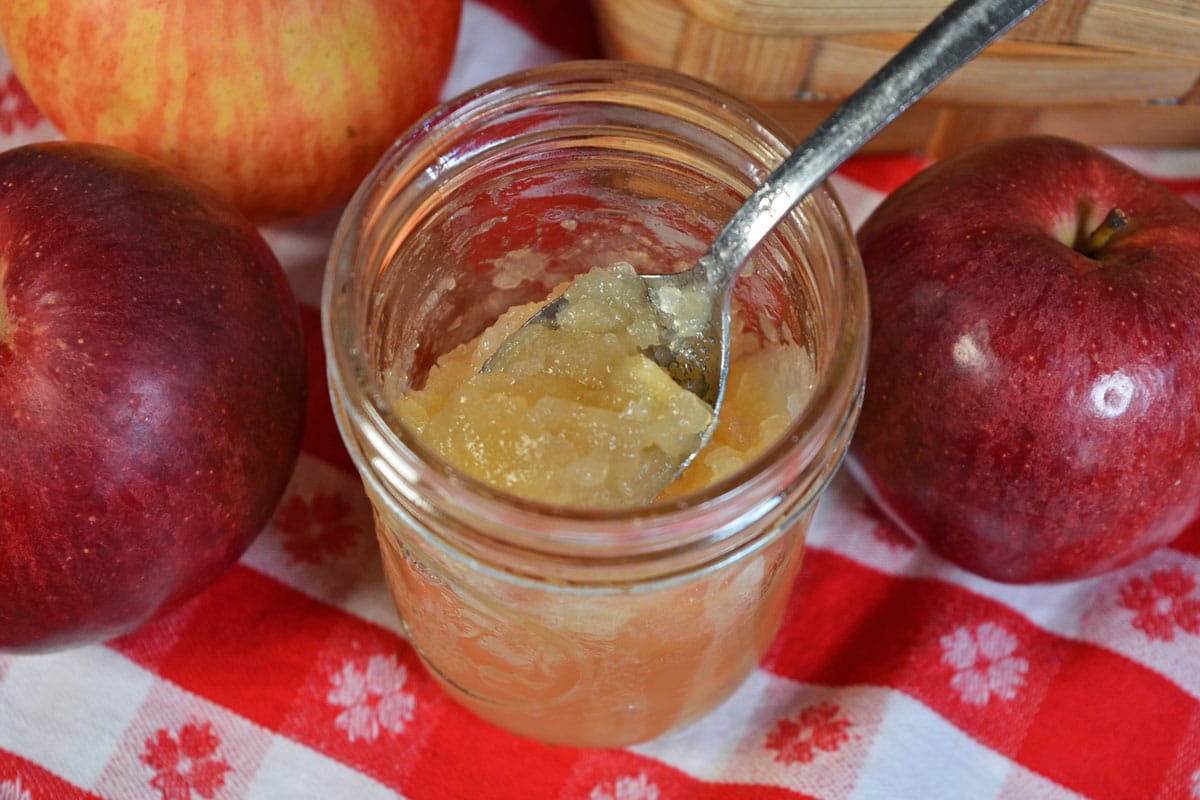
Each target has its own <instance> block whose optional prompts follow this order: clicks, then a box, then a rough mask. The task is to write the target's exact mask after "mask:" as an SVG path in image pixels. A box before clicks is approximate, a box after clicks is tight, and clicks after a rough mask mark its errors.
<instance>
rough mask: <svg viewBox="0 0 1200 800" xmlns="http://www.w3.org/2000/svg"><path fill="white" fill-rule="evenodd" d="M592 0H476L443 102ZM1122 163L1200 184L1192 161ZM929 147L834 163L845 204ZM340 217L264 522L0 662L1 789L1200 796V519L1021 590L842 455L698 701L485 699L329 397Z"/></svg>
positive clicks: (151, 795) (15, 101)
mask: <svg viewBox="0 0 1200 800" xmlns="http://www.w3.org/2000/svg"><path fill="white" fill-rule="evenodd" d="M585 2H586V0H570V2H557V0H468V2H467V5H466V9H465V16H464V19H463V28H462V40H461V46H460V50H459V53H458V60H457V62H456V65H455V69H454V72H453V75H452V77H451V80H450V83H449V85H448V86H447V88H446V94H447V95H450V94H453V93H456V92H458V91H460V90H462V89H466V88H468V87H470V86H472V85H474V84H476V83H478V82H480V81H482V80H485V79H488V78H491V77H494V76H497V75H500V74H503V73H506V72H509V71H512V70H514V69H517V68H520V67H525V66H530V65H533V64H537V63H542V62H547V61H554V60H559V59H563V58H567V57H571V56H576V55H591V54H594V53H595V50H594V48H595V43H594V34H593V31H592V29H591V27H590V18H589V16H588V13H587V7H586V5H585ZM0 79H2V80H3V82H2V83H0V148H5V147H10V146H14V145H17V144H21V143H24V142H27V141H33V140H38V139H47V138H54V137H56V136H57V133H56V132H55V131H54V130H53V128H52V127H51V126H50V125H49V124H48V123H47V122H45V121H44V120H43V119H42V118H41V117H40V115H39V114H38V113H37V111H36V109H34V108H33V106H32V105H31V104H30V103H29V101H28V98H27V97H26V96H25V94H24V92H23V91H22V90H21V88H20V86H19V85H18V84H17V82H16V81H15V79H14V78H12V77H11V74H10V70H9V67H8V63H7V61H6V60H3V57H2V55H0ZM1117 154H1118V155H1119V156H1121V157H1123V158H1126V159H1127V160H1129V161H1130V162H1132V163H1134V164H1135V165H1136V166H1138V167H1139V168H1141V169H1143V170H1144V171H1147V172H1149V173H1151V174H1153V175H1155V176H1157V177H1159V178H1161V179H1162V180H1164V181H1165V182H1166V183H1168V184H1169V185H1171V186H1172V187H1174V188H1176V189H1177V190H1178V191H1180V192H1181V193H1183V194H1185V195H1186V196H1188V197H1189V198H1190V199H1191V200H1192V201H1193V202H1197V203H1198V204H1200V152H1190V151H1185V152H1179V151H1176V152H1162V151H1143V150H1125V151H1118V153H1117ZM922 163H923V162H922V161H921V160H920V159H919V158H916V157H910V156H880V157H860V158H857V159H855V160H854V161H852V162H851V163H850V164H848V165H847V166H846V167H845V168H843V169H842V170H841V171H840V173H839V175H838V176H837V177H836V179H835V181H836V188H837V189H838V190H839V192H840V194H841V197H842V199H843V200H844V202H845V204H846V206H847V208H848V210H849V212H850V214H851V217H852V219H853V221H854V222H855V223H856V224H857V223H858V222H860V221H861V220H862V219H863V218H864V217H865V216H866V214H867V213H869V211H870V210H871V209H872V208H873V207H874V205H875V203H876V202H878V201H879V199H880V198H881V197H882V196H883V194H884V193H886V192H887V191H888V190H889V189H891V188H893V187H894V186H896V185H898V184H899V183H900V182H901V181H903V180H904V179H905V178H907V177H908V176H909V175H911V174H913V173H914V172H915V171H916V170H917V169H919V168H920V167H921V166H922ZM335 222H336V215H333V214H330V215H327V216H325V217H323V218H319V219H315V220H310V221H309V222H307V223H305V224H302V225H298V226H295V227H291V228H287V229H272V230H268V231H267V232H266V233H267V235H268V238H269V241H270V242H271V244H272V246H273V247H275V249H276V251H277V252H278V254H279V256H280V259H281V260H282V261H283V263H284V264H285V266H286V267H287V268H288V271H289V274H290V275H291V277H292V279H293V283H294V285H295V287H296V291H297V293H298V295H299V297H300V299H301V301H302V304H303V311H304V320H305V324H306V326H307V333H308V342H309V355H310V366H311V370H310V372H311V376H312V391H311V396H312V403H311V409H310V427H309V431H308V435H307V439H306V443H305V448H304V453H303V455H302V457H301V459H300V463H299V466H298V468H297V470H296V474H295V477H294V480H293V481H292V483H291V486H290V488H289V489H288V492H287V495H286V497H285V498H284V500H283V503H282V505H281V507H280V509H279V511H278V513H277V515H276V517H275V520H274V522H273V524H272V525H270V526H269V528H268V529H267V530H266V531H264V533H263V535H262V536H261V537H260V538H259V539H258V540H257V542H256V543H255V544H254V546H253V547H252V548H251V549H250V551H249V552H248V553H247V554H246V555H245V557H244V558H243V559H242V560H241V562H240V563H239V564H238V565H237V566H236V567H235V568H234V569H233V571H232V572H231V573H230V574H229V575H228V576H227V577H226V578H224V579H223V580H222V581H220V582H219V583H218V584H216V585H215V586H213V587H212V588H211V589H209V590H207V591H205V592H204V593H203V594H201V595H200V596H199V597H197V598H196V599H195V600H193V601H192V602H190V603H188V604H187V605H186V606H184V607H182V608H180V609H179V610H177V611H175V612H174V613H171V614H169V615H168V616H166V617H164V618H161V619H159V620H158V621H156V622H154V623H152V624H151V625H149V626H148V627H146V628H144V629H143V630H141V631H139V632H137V633H135V634H133V635H131V636H128V637H126V638H123V639H120V640H118V641H114V642H110V643H108V644H105V645H97V646H93V647H87V648H83V649H79V650H74V651H70V652H65V653H59V654H54V655H43V656H0V800H71V799H72V798H97V797H100V798H117V799H119V800H125V799H126V798H147V799H148V800H159V799H160V798H161V800H192V799H193V798H205V799H206V800H218V799H220V800H226V799H227V800H234V799H235V798H256V799H259V798H280V799H281V800H294V799H295V800H301V799H303V798H322V799H325V798H331V799H333V800H340V799H341V798H345V799H346V800H374V798H408V800H423V799H424V798H430V799H431V800H458V799H459V798H462V799H463V800H490V799H491V798H513V799H514V800H543V799H545V800H557V799H559V798H562V799H564V800H565V799H566V798H572V799H578V800H676V799H677V798H721V799H722V800H724V799H727V798H728V799H729V800H734V799H736V798H754V800H769V799H770V798H822V800H849V799H850V798H854V800H904V799H907V798H913V799H914V800H940V799H942V798H946V799H947V800H959V799H960V798H961V799H963V800H984V799H986V798H1011V799H1013V800H1016V799H1018V798H1019V799H1020V800H1042V799H1044V800H1058V799H1059V798H1075V797H1090V798H1096V799H1097V800H1118V799H1121V800H1125V799H1129V800H1133V799H1134V798H1137V800H1152V799H1160V800H1166V798H1171V800H1183V799H1185V798H1193V799H1194V798H1200V526H1197V528H1196V529H1195V530H1193V531H1189V532H1188V533H1186V534H1185V535H1184V536H1183V537H1182V538H1181V539H1180V540H1179V541H1178V542H1176V543H1175V544H1174V545H1173V546H1172V547H1169V548H1167V549H1164V550H1162V551H1160V552H1158V553H1157V554H1155V555H1153V556H1151V557H1149V558H1147V559H1146V560H1144V561H1142V562H1141V563H1138V564H1136V565H1134V566H1131V567H1129V568H1127V569H1125V570H1122V571H1120V572H1117V573H1115V574H1111V575H1107V576H1104V577H1099V578H1095V579H1091V580H1086V581H1080V582H1075V583H1070V584H1065V585H1056V586H1028V587H1013V586H1005V585H999V584H995V583H990V582H987V581H983V580H980V579H977V578H974V577H971V576H969V575H967V574H965V573H963V572H961V571H959V570H957V569H955V568H954V567H952V566H950V565H948V564H947V563H945V562H943V561H942V560H940V559H939V558H937V557H935V556H934V555H932V554H930V553H929V552H927V551H926V550H925V549H923V548H921V547H919V546H915V545H914V544H912V543H911V542H909V541H907V540H906V539H904V538H903V537H901V536H900V535H898V534H897V533H896V532H895V531H894V530H893V529H892V528H891V527H890V526H889V525H888V524H887V523H886V522H885V521H884V520H883V519H881V518H880V517H879V515H878V514H877V513H876V512H875V511H874V510H872V508H871V507H870V506H869V505H868V504H867V502H866V501H865V500H864V498H863V496H862V494H861V493H860V492H859V491H858V490H857V488H856V487H855V486H854V485H853V484H852V483H851V482H850V481H849V480H848V479H846V478H845V476H842V477H840V478H839V479H838V480H837V481H836V482H835V484H834V486H833V487H832V490H831V492H830V493H829V495H828V496H827V497H826V499H825V500H824V501H823V503H822V505H821V508H820V511H819V512H818V516H817V520H816V522H815V524H814V528H813V531H812V536H811V540H810V542H811V543H810V550H809V553H808V555H807V557H806V561H805V564H804V568H803V571H802V574H801V578H800V582H799V585H798V587H797V590H796V594H795V597H794V599H793V601H792V604H791V612H790V615H789V618H788V620H787V622H786V624H785V627H784V630H783V632H782V634H781V636H780V637H779V639H778V641H777V642H776V643H775V645H774V647H773V648H772V649H771V651H770V653H769V655H768V656H767V658H766V659H765V660H764V661H763V663H762V665H761V666H760V668H759V669H758V670H757V671H755V672H754V673H753V675H752V676H751V677H750V679H749V680H748V682H747V683H746V684H745V685H744V686H742V688H741V689H740V690H738V692H737V693H736V694H735V695H734V696H733V697H732V698H731V699H730V700H729V701H728V702H727V703H725V704H724V705H723V706H722V707H721V708H720V709H718V710H717V711H716V712H714V713H713V714H711V715H710V716H708V717H707V718H705V719H703V720H701V721H700V722H698V723H696V724H694V725H692V726H691V727H689V728H686V729H684V730H681V731H678V732H676V733H673V734H670V735H667V736H664V737H662V738H660V739H657V740H655V741H652V742H649V743H646V744H643V745H639V746H637V747H631V748H628V749H623V750H612V751H586V750H573V749H566V748H553V747H546V746H543V745H540V744H536V743H534V742H530V741H526V740H523V739H519V738H516V737H514V736H511V735H508V734H506V733H504V732H501V731H499V730H497V729H495V728H493V727H490V726H489V725H487V724H485V723H483V722H480V721H478V720H476V719H475V718H474V717H472V716H471V715H469V714H468V713H467V712H465V711H463V710H461V709H460V708H459V707H458V706H456V705H454V704H453V703H452V702H451V701H450V700H448V699H447V698H446V696H445V695H444V694H443V693H442V692H441V691H440V690H439V689H438V687H437V686H436V685H435V684H434V683H433V682H432V681H431V679H430V678H429V677H428V676H427V675H426V673H425V672H424V670H423V668H422V667H421V665H420V663H419V662H418V660H417V658H416V657H415V656H414V654H413V652H412V650H411V649H410V648H409V646H408V645H407V643H406V642H405V641H404V639H403V638H402V637H401V635H400V632H399V626H398V624H397V620H396V616H395V613H394V611H393V608H392V604H391V602H390V600H389V598H388V595H387V592H386V590H385V587H384V583H383V579H382V577H381V572H380V565H379V560H378V556H377V553H376V548H375V544H374V539H373V536H372V533H371V527H370V526H371V518H370V514H369V508H368V504H367V501H366V499H365V497H364V495H363V493H362V490H361V488H360V485H359V483H358V480H357V478H356V476H355V474H354V473H353V469H352V467H351V464H350V463H349V460H348V458H347V456H346V454H345V452H344V451H343V449H342V446H341V442H340V440H339V439H338V436H337V432H336V430H335V428H334V424H333V421H332V417H331V414H330V410H329V404H328V400H327V394H326V387H325V385H324V374H325V373H324V368H323V358H324V356H323V353H322V352H321V347H320V337H319V330H318V310H317V304H318V293H319V286H320V281H321V274H322V268H323V263H324V259H325V255H326V251H327V249H328V245H329V239H330V235H331V233H332V229H333V226H334V224H335ZM0 457H2V456H0Z"/></svg>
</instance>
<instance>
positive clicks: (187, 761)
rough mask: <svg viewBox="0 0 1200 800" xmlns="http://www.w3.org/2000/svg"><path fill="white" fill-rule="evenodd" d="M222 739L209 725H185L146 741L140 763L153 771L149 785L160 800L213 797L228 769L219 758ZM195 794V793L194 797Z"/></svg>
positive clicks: (156, 732)
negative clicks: (160, 797) (160, 795)
mask: <svg viewBox="0 0 1200 800" xmlns="http://www.w3.org/2000/svg"><path fill="white" fill-rule="evenodd" d="M220 747H221V739H220V737H218V736H217V734H216V733H215V732H214V731H213V728H212V724H211V723H208V722H201V723H196V722H188V723H186V724H184V725H183V726H181V727H180V728H179V730H178V732H176V733H172V732H171V731H169V730H167V729H166V728H159V729H158V730H157V731H155V732H154V735H153V736H151V737H150V738H148V739H146V741H145V744H144V747H143V750H142V753H141V760H142V763H144V764H145V765H146V766H148V767H150V768H151V769H152V770H154V777H153V778H151V779H150V785H151V786H153V787H154V788H155V789H158V791H159V792H160V793H161V794H162V800H192V798H193V797H203V798H205V799H206V800H211V798H213V797H216V794H217V792H218V791H219V790H220V789H221V787H222V786H224V785H225V775H226V773H227V772H229V770H230V769H231V767H230V766H229V764H228V763H226V762H225V761H224V760H223V759H221V758H219V757H218V752H219V750H220ZM193 793H194V794H193Z"/></svg>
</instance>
